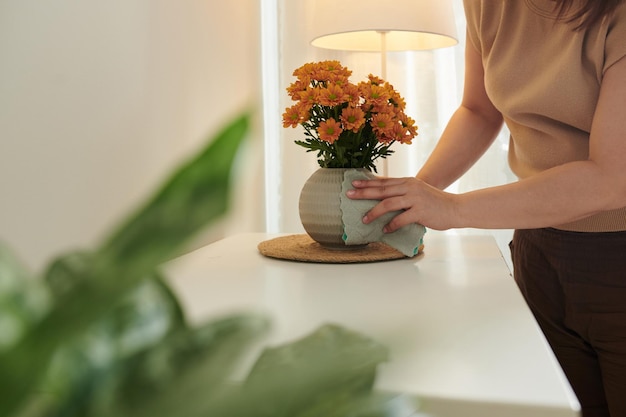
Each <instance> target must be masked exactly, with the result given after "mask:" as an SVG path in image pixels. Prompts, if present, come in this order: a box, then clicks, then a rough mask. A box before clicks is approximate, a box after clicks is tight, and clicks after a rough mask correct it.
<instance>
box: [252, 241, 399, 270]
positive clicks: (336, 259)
mask: <svg viewBox="0 0 626 417" xmlns="http://www.w3.org/2000/svg"><path fill="white" fill-rule="evenodd" d="M258 249H259V252H261V254H263V255H265V256H268V257H270V258H276V259H285V260H290V261H299V262H317V263H329V264H346V263H361V262H380V261H390V260H394V259H402V258H406V256H404V255H403V254H402V253H401V252H399V251H397V250H396V249H394V248H392V247H391V246H388V245H386V244H384V243H380V242H374V243H370V244H368V245H367V246H365V247H361V248H358V249H354V250H353V249H345V250H332V249H327V248H325V247H323V246H322V245H320V244H319V243H317V242H315V241H314V240H313V239H311V237H310V236H309V235H306V234H301V235H289V236H281V237H277V238H274V239H270V240H266V241H263V242H261V243H259V245H258Z"/></svg>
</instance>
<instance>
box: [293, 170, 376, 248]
mask: <svg viewBox="0 0 626 417" xmlns="http://www.w3.org/2000/svg"><path fill="white" fill-rule="evenodd" d="M348 169H352V168H319V169H318V170H317V171H315V172H314V173H313V174H312V175H311V176H310V177H309V179H308V180H307V181H306V182H305V183H304V186H303V187H302V191H301V192H300V202H299V210H300V221H301V222H302V226H304V230H306V232H307V234H308V235H309V236H311V238H312V239H313V240H315V241H316V242H318V243H319V244H320V245H322V246H324V247H326V248H328V249H335V250H345V249H356V248H357V247H363V246H366V245H346V244H345V242H344V241H343V234H344V230H343V222H342V219H341V214H342V213H341V201H340V195H341V185H342V183H343V176H344V173H345V172H346V171H347V170H348ZM363 170H364V171H366V170H365V169H363Z"/></svg>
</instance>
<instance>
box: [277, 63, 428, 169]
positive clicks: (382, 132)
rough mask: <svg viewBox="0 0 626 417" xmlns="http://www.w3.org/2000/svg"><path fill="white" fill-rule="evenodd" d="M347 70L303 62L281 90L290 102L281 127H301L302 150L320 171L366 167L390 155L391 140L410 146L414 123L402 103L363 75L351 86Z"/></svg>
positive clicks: (371, 77) (377, 80)
mask: <svg viewBox="0 0 626 417" xmlns="http://www.w3.org/2000/svg"><path fill="white" fill-rule="evenodd" d="M351 74H352V71H350V70H348V69H347V68H345V67H344V66H342V65H341V64H340V63H339V62H338V61H322V62H317V63H307V64H305V65H303V66H302V67H300V68H298V69H296V70H295V71H294V73H293V75H294V76H296V77H297V80H296V81H295V82H294V83H292V84H291V85H290V86H289V87H288V88H287V93H288V94H289V96H290V97H291V99H292V100H293V101H296V104H294V105H293V106H291V107H288V108H287V109H286V110H285V112H284V113H283V126H284V127H286V128H287V127H293V128H295V127H297V126H302V127H304V137H305V138H304V140H296V141H295V142H296V143H297V144H298V145H301V146H303V147H305V148H307V152H317V157H318V163H319V165H320V167H322V168H366V169H368V170H370V171H371V170H373V171H374V172H377V171H376V166H375V165H374V162H375V161H376V160H377V159H378V158H386V157H387V156H389V155H391V154H392V153H393V150H391V149H390V147H391V145H392V144H393V143H394V142H400V143H404V144H410V143H411V140H412V139H413V138H414V137H415V136H416V135H417V126H416V125H415V121H414V120H413V119H411V118H410V117H408V116H407V115H406V114H405V113H404V109H405V106H406V103H405V101H404V99H403V98H402V97H401V96H400V94H398V92H397V91H396V90H394V88H393V86H392V85H391V84H389V83H388V82H386V81H384V80H382V79H380V78H378V77H376V76H374V75H371V74H370V75H369V76H368V80H367V81H362V82H360V83H358V84H353V83H351V82H350V81H349V77H350V75H351Z"/></svg>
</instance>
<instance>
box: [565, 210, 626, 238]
mask: <svg viewBox="0 0 626 417" xmlns="http://www.w3.org/2000/svg"><path fill="white" fill-rule="evenodd" d="M554 228H555V229H559V230H567V231H571V232H621V231H625V230H626V207H622V208H620V209H617V210H609V211H603V212H601V213H598V214H594V215H593V216H589V217H585V218H584V219H580V220H576V221H574V222H571V223H565V224H561V225H558V226H554Z"/></svg>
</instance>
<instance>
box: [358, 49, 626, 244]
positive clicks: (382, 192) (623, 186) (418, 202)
mask: <svg viewBox="0 0 626 417" xmlns="http://www.w3.org/2000/svg"><path fill="white" fill-rule="evenodd" d="M459 129H461V131H462V130H463V129H468V130H470V131H472V130H473V129H476V127H470V126H460V127H459ZM444 157H445V156H440V157H439V158H440V159H439V160H441V161H443V158H444ZM431 166H433V168H430V169H429V170H430V172H429V173H428V172H427V173H426V174H427V175H426V174H425V177H424V178H426V179H428V178H430V180H433V181H434V184H433V185H435V186H431V185H429V184H427V183H426V182H425V181H421V180H420V179H415V178H396V179H388V180H384V179H383V180H373V181H363V182H360V183H356V184H355V187H356V190H355V191H354V192H353V193H351V194H350V197H351V198H362V199H376V200H382V201H381V202H380V203H379V204H378V205H376V206H375V207H374V208H373V209H372V210H371V211H370V212H369V213H368V214H367V215H366V217H365V218H364V222H366V223H369V222H371V221H372V220H373V219H375V218H377V217H379V216H380V215H382V214H383V213H386V212H389V211H395V210H405V211H404V212H403V213H402V214H400V215H398V216H396V217H395V218H394V219H393V220H392V221H391V222H390V223H389V224H388V225H387V228H386V231H387V232H391V231H394V230H396V229H398V228H399V227H402V226H404V225H406V224H409V223H413V222H417V223H421V224H423V225H425V226H427V227H430V228H433V229H448V228H453V227H477V228H506V229H509V228H537V227H548V226H554V225H559V224H564V223H567V222H571V221H575V220H578V219H581V218H584V217H587V216H590V215H592V214H595V213H598V212H601V211H605V210H611V209H616V208H620V207H624V206H626V58H623V59H622V60H621V61H618V62H617V63H616V64H614V65H613V66H612V67H610V68H609V69H608V70H607V71H606V73H605V75H604V79H603V82H602V87H601V91H600V97H599V101H598V105H597V107H596V111H595V115H594V119H593V124H592V129H591V135H590V152H589V159H588V160H586V161H576V162H571V163H566V164H563V165H560V166H558V167H554V168H552V169H549V170H546V171H543V172H542V173H540V174H537V175H534V176H532V177H530V178H526V179H524V180H521V181H518V182H515V183H512V184H507V185H502V186H498V187H490V188H485V189H482V190H478V191H472V192H469V193H465V194H459V195H455V194H449V193H446V192H443V191H441V190H440V189H439V188H440V186H441V184H444V183H445V182H446V181H448V180H449V179H450V178H452V175H450V176H448V177H447V178H445V180H444V177H445V176H444V175H443V174H441V172H443V170H445V167H443V166H436V167H434V162H433V165H431ZM429 176H430V177H429ZM433 178H434V179H433ZM437 182H439V183H437Z"/></svg>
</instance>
